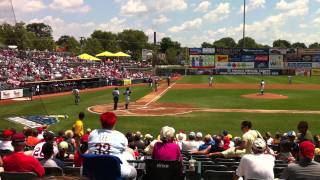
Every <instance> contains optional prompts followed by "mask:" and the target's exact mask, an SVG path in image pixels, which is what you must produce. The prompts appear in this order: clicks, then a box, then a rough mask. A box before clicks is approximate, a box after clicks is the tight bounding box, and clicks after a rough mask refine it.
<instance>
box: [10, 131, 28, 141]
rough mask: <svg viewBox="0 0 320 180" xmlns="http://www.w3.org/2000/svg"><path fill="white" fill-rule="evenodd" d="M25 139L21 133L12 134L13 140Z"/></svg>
mask: <svg viewBox="0 0 320 180" xmlns="http://www.w3.org/2000/svg"><path fill="white" fill-rule="evenodd" d="M25 140H26V137H25V136H24V134H23V133H16V134H14V135H13V136H12V141H13V142H24V141H25Z"/></svg>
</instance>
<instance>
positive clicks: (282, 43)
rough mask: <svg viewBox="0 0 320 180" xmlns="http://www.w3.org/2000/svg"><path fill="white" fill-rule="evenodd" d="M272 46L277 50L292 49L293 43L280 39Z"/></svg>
mask: <svg viewBox="0 0 320 180" xmlns="http://www.w3.org/2000/svg"><path fill="white" fill-rule="evenodd" d="M272 44H273V47H275V48H291V43H290V42H289V41H287V40H282V39H278V40H275V41H273V43H272Z"/></svg>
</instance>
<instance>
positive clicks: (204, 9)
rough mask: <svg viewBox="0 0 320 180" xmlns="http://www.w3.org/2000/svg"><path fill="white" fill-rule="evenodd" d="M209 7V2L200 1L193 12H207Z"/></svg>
mask: <svg viewBox="0 0 320 180" xmlns="http://www.w3.org/2000/svg"><path fill="white" fill-rule="evenodd" d="M210 5H211V2H209V1H202V2H201V3H200V4H199V5H198V6H197V7H196V8H195V9H194V12H204V13H205V12H207V11H208V9H209V7H210Z"/></svg>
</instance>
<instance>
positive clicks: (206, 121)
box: [0, 76, 320, 135]
mask: <svg viewBox="0 0 320 180" xmlns="http://www.w3.org/2000/svg"><path fill="white" fill-rule="evenodd" d="M207 77H208V76H188V77H185V78H183V79H182V80H180V81H179V83H207ZM318 78H320V77H311V78H309V77H294V83H306V84H319V83H318ZM264 79H265V80H266V82H267V83H287V79H286V77H284V76H281V77H275V76H274V77H265V78H264ZM215 80H216V81H218V82H220V83H231V82H234V83H257V82H259V81H260V78H259V77H254V76H250V77H248V76H246V77H245V76H215ZM298 80H299V81H298ZM255 81H257V82H255ZM111 91H112V89H107V90H102V91H96V92H88V93H82V94H81V103H80V105H79V106H76V105H74V104H73V96H72V95H69V96H60V97H53V98H48V99H44V100H43V101H40V100H35V101H32V102H19V103H15V104H9V105H0V129H4V128H10V127H15V128H17V129H21V128H22V127H21V126H19V125H16V124H13V123H9V122H8V121H6V120H4V119H5V118H6V117H9V116H16V115H43V114H46V110H47V111H48V113H49V114H66V115H68V116H69V119H66V120H61V122H59V123H58V124H56V125H53V126H51V127H50V129H51V130H53V131H58V130H66V129H71V126H72V124H73V123H74V120H75V119H76V118H77V115H78V113H79V112H80V111H84V112H86V119H85V121H84V123H85V127H86V128H87V127H90V128H98V127H100V124H99V120H98V115H96V114H91V113H89V112H88V111H87V107H89V106H93V105H97V104H107V103H112V97H111ZM123 91H124V88H121V92H123ZM132 91H133V94H132V101H135V100H137V99H139V98H141V97H143V96H144V95H146V94H148V93H149V92H150V88H148V87H147V86H137V87H132ZM267 92H272V93H277V94H283V95H286V96H288V97H289V99H286V100H248V99H243V98H240V95H242V94H249V93H257V90H216V89H194V90H172V89H171V90H169V91H168V92H167V93H166V94H165V95H164V96H163V97H162V98H161V99H160V102H174V103H185V104H191V105H193V106H195V107H207V108H247V109H258V108H259V109H299V110H320V106H319V97H320V90H319V91H315V90H267ZM120 102H121V104H120V105H123V102H124V99H123V97H121V99H120ZM44 107H45V108H44ZM45 109H46V110H45ZM245 119H246V120H251V121H252V122H253V125H254V128H256V129H258V130H260V131H261V132H266V131H270V132H272V133H275V132H286V131H289V130H296V125H297V123H298V121H300V120H307V121H308V122H309V123H310V129H311V131H312V132H313V133H317V132H319V129H318V127H319V125H320V117H319V115H310V114H309V115H308V114H255V113H191V114H186V115H181V116H169V117H119V122H118V123H117V126H116V129H118V130H120V131H122V132H124V133H125V132H127V131H137V130H140V131H142V132H143V133H151V134H153V135H157V134H158V132H159V130H160V128H161V127H162V126H165V125H169V126H173V127H174V128H175V129H176V130H177V131H178V130H180V129H182V130H185V131H191V130H193V131H202V132H203V133H211V134H212V133H220V132H221V131H222V130H225V129H226V130H229V131H231V133H232V134H234V135H241V132H240V123H241V121H242V120H245Z"/></svg>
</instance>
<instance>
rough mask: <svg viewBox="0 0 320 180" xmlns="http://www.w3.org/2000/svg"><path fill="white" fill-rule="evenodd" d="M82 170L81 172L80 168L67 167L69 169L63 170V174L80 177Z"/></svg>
mask: <svg viewBox="0 0 320 180" xmlns="http://www.w3.org/2000/svg"><path fill="white" fill-rule="evenodd" d="M80 170H81V168H80V167H70V166H67V167H65V168H63V173H64V175H66V176H80V175H81V172H80Z"/></svg>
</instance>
